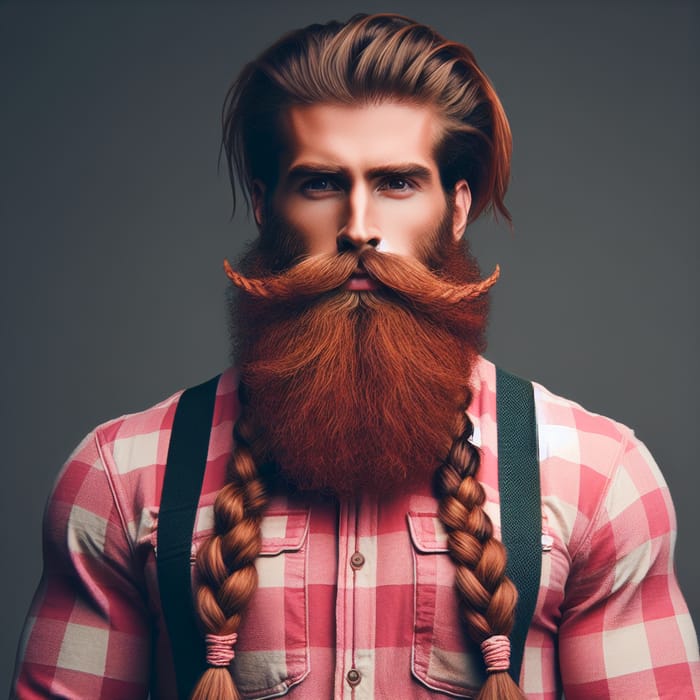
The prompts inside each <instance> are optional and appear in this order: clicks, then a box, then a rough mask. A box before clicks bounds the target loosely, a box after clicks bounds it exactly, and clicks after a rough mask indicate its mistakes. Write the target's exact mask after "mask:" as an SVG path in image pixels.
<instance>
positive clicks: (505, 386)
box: [496, 368, 542, 683]
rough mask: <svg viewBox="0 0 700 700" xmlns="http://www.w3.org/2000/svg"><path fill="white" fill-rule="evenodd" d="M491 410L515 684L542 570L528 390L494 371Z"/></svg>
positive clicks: (534, 438) (532, 407)
mask: <svg viewBox="0 0 700 700" xmlns="http://www.w3.org/2000/svg"><path fill="white" fill-rule="evenodd" d="M496 406H497V408H496V412H497V418H498V490H499V493H500V500H501V539H502V540H503V544H505V546H506V549H507V550H508V566H507V568H506V573H507V575H508V577H509V578H510V580H511V581H513V583H514V584H515V586H516V588H517V589H518V606H517V608H516V612H515V627H514V628H513V631H512V633H511V635H510V644H511V652H510V670H509V673H510V675H511V676H512V677H513V679H514V680H515V682H516V683H517V682H518V680H519V678H520V667H521V665H522V660H523V652H524V650H525V638H526V637H527V632H528V629H529V628H530V621H531V620H532V615H533V613H534V611H535V603H536V602H537V593H538V591H539V587H540V573H541V567H542V504H541V499H540V465H539V455H538V451H537V424H536V422H535V402H534V396H533V388H532V384H531V383H530V382H526V381H525V380H523V379H520V378H519V377H516V376H514V375H512V374H509V373H508V372H504V371H503V370H502V369H499V368H496Z"/></svg>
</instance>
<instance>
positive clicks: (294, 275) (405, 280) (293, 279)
mask: <svg viewBox="0 0 700 700" xmlns="http://www.w3.org/2000/svg"><path fill="white" fill-rule="evenodd" d="M224 270H225V272H226V276H227V277H228V278H229V279H230V280H231V282H232V283H233V284H234V285H235V286H236V287H238V288H239V289H240V290H242V291H243V292H245V293H246V294H248V295H250V296H252V297H256V298H258V299H264V300H270V301H277V302H294V301H309V300H311V299H313V298H314V297H319V296H321V295H323V294H326V293H328V292H332V291H342V287H343V286H344V285H345V284H346V283H347V282H348V280H349V279H350V278H351V277H352V276H353V274H354V273H356V272H358V271H359V272H362V273H364V274H366V275H367V276H369V277H370V278H371V279H373V280H374V281H376V282H377V283H379V289H378V290H377V291H378V292H379V291H381V290H382V289H386V290H390V291H391V292H394V293H395V294H397V295H398V296H400V297H402V298H403V299H405V300H407V301H409V302H412V303H414V304H418V305H423V304H426V305H429V306H430V307H431V308H432V309H433V310H435V309H439V308H444V309H450V308H453V307H454V306H455V305H458V304H460V302H465V301H471V300H475V299H478V298H479V297H482V296H484V295H485V294H486V293H487V292H488V291H489V290H490V289H491V287H493V285H494V284H496V282H497V281H498V278H499V276H500V267H499V266H498V265H496V267H495V269H494V271H493V272H492V273H491V274H490V275H489V276H488V277H487V278H485V279H483V280H478V281H475V282H466V283H465V282H456V281H453V280H450V279H448V278H446V277H444V276H442V275H440V274H439V273H438V272H433V271H431V270H430V269H429V268H428V267H426V266H425V265H423V264H422V263H421V262H419V261H418V260H415V259H413V258H407V257H404V256H400V255H395V254H392V253H379V252H377V251H376V250H373V249H365V250H362V251H360V252H355V251H347V252H343V253H339V254H336V255H314V256H309V257H306V258H303V259H302V260H300V261H299V262H298V263H296V264H295V265H293V266H292V267H290V268H289V269H287V270H285V271H284V272H281V273H278V274H272V275H268V276H266V277H246V276H244V275H243V274H241V273H240V272H237V271H236V270H234V269H233V268H232V267H231V265H230V263H229V261H228V260H224ZM347 293H348V294H352V293H354V292H347ZM362 293H363V294H364V293H366V292H362Z"/></svg>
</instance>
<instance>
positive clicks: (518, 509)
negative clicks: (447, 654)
mask: <svg viewBox="0 0 700 700" xmlns="http://www.w3.org/2000/svg"><path fill="white" fill-rule="evenodd" d="M218 381H219V377H214V378H213V379H210V380H209V381H208V382H205V383H204V384H200V385H199V386H196V387H193V388H191V389H188V390H187V391H185V392H184V393H183V394H182V396H181V397H180V400H179V402H178V405H177V410H176V412H175V419H174V422H173V428H172V434H171V438H170V447H169V449H168V462H167V465H166V469H165V477H164V481H163V495H162V497H161V505H160V512H159V515H158V552H157V564H158V585H159V588H160V598H161V605H162V609H163V616H164V618H165V623H166V626H167V629H168V636H169V637H170V644H171V648H172V652H173V662H174V664H175V673H176V677H177V686H178V695H179V698H180V700H186V698H188V697H189V696H190V693H191V692H192V688H193V687H194V684H195V683H196V681H197V679H198V678H199V676H200V675H201V674H202V672H203V671H204V669H205V668H206V665H205V660H204V644H203V642H202V636H201V633H200V631H199V627H198V625H197V619H196V615H195V611H194V607H193V605H192V586H191V570H190V552H191V547H192V533H193V530H194V521H195V515H196V512H197V504H198V502H199V494H200V491H201V490H202V481H203V479H204V469H205V466H206V458H207V450H208V447H209V433H210V430H211V422H212V416H213V411H214V400H215V397H216V387H217V384H218ZM496 393H497V415H498V485H499V491H500V499H501V533H502V539H503V542H504V544H505V546H506V548H507V550H508V568H507V574H508V576H509V578H510V579H511V580H512V581H513V582H514V583H515V585H516V587H517V589H518V593H519V599H518V607H517V610H516V622H515V627H514V629H513V632H512V633H511V666H510V674H511V676H513V678H515V680H516V682H517V680H518V678H519V675H520V667H521V664H522V658H523V651H524V646H525V637H526V636H527V631H528V629H529V627H530V620H531V619H532V615H533V612H534V609H535V601H536V600H537V592H538V589H539V582H540V568H541V560H542V550H541V534H542V515H541V505H540V481H539V460H538V456H537V434H536V424H535V411H534V401H533V393H532V384H530V383H529V382H526V381H524V380H522V379H519V378H518V377H515V376H514V375H512V374H508V373H507V372H504V371H502V370H500V369H497V370H496Z"/></svg>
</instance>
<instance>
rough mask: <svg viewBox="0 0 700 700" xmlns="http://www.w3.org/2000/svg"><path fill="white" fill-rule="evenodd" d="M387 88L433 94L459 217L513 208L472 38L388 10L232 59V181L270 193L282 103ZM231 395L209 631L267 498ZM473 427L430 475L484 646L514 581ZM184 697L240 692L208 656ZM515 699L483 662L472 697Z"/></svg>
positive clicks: (208, 586)
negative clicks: (496, 533)
mask: <svg viewBox="0 0 700 700" xmlns="http://www.w3.org/2000/svg"><path fill="white" fill-rule="evenodd" d="M386 99H395V100H403V101H410V102H411V103H414V104H424V105H431V106H434V107H435V108H436V111H437V113H438V114H439V115H441V117H442V120H443V124H444V131H443V135H442V139H441V141H440V143H439V144H437V151H436V160H437V162H438V166H439V169H440V174H441V179H442V184H443V187H444V189H445V191H446V192H449V191H450V190H451V189H452V188H453V187H454V184H455V183H456V182H457V180H459V179H461V178H464V179H466V180H467V182H468V183H469V186H470V188H471V191H472V197H473V200H472V208H471V211H470V220H474V219H476V218H477V217H478V216H479V215H480V214H481V212H483V211H484V210H486V209H491V210H493V211H494V212H500V213H501V214H503V215H504V216H505V217H506V218H507V219H508V220H510V216H509V213H508V210H507V209H506V207H505V204H504V196H505V191H506V188H507V183H508V178H509V171H510V153H511V135H510V129H509V126H508V122H507V119H506V116H505V114H504V111H503V108H502V106H501V104H500V102H499V100H498V98H497V96H496V94H495V92H494V89H493V87H492V86H491V84H490V83H489V81H488V79H487V78H486V76H485V75H484V73H483V72H482V71H481V70H480V68H479V67H478V65H477V64H476V61H475V59H474V56H473V55H472V53H471V52H470V51H469V49H467V48H466V47H464V46H462V45H460V44H457V43H453V42H448V41H446V40H445V39H443V38H442V37H441V36H440V35H439V34H437V33H436V32H435V31H434V30H433V29H431V28H429V27H427V26H425V25H421V24H418V23H416V22H414V21H412V20H409V19H407V18H405V17H400V16H398V15H384V14H383V15H371V16H367V15H356V16H354V17H352V18H351V19H350V20H349V21H348V22H346V23H339V22H329V23H328V24H325V25H320V24H315V25H311V26H309V27H306V28H304V29H300V30H297V31H294V32H291V33H290V34H287V35H286V36H284V37H282V38H281V39H280V40H279V41H278V42H277V43H275V44H274V45H273V46H271V47H270V48H269V49H267V50H266V51H265V52H264V53H263V54H262V55H261V56H260V57H259V58H258V59H257V60H255V61H253V62H252V63H250V64H248V65H247V66H246V67H245V68H244V69H243V71H242V73H241V74H240V76H239V78H238V80H237V81H236V82H235V83H234V85H233V86H232V88H231V90H230V91H229V93H228V96H227V98H226V102H225V105H224V117H223V126H224V135H223V149H224V152H225V154H226V157H227V162H228V168H229V173H230V176H231V179H232V182H234V181H235V180H236V178H237V179H238V182H239V183H240V185H241V187H242V189H243V193H244V196H245V197H246V200H247V201H250V194H251V190H252V186H253V181H254V180H255V179H260V180H261V181H262V182H264V183H265V185H266V189H267V191H268V192H270V191H272V190H273V189H274V186H275V184H276V178H277V169H278V160H279V154H280V151H281V150H282V148H283V147H284V144H283V142H282V140H281V136H280V128H279V126H280V115H281V114H283V112H284V110H285V109H286V108H288V107H289V106H290V105H294V104H313V103H319V102H326V103H340V104H358V103H359V104H362V103H373V102H381V101H382V100H386ZM234 204H235V191H234ZM469 398H471V395H469ZM242 399H243V400H242V401H241V406H242V408H241V416H240V417H239V419H238V421H237V423H236V426H235V430H234V438H235V446H234V453H233V458H232V461H231V467H230V475H229V483H227V485H226V486H224V488H223V489H222V490H221V492H220V493H219V495H218V497H217V500H216V503H215V506H214V520H215V525H214V532H213V534H212V536H211V538H210V539H209V540H208V541H207V542H206V544H205V546H203V547H202V549H201V550H200V552H199V554H198V557H197V567H198V573H199V579H200V584H199V588H198V591H197V595H196V605H197V610H198V613H199V616H200V619H201V622H202V625H203V627H204V628H205V630H206V632H207V633H210V634H216V635H228V634H232V633H235V632H236V631H237V629H238V626H239V624H240V620H241V616H242V614H243V610H244V608H245V605H246V604H247V602H248V600H249V599H250V597H251V596H252V594H253V592H254V590H255V586H256V583H257V579H256V574H255V566H254V561H255V557H256V556H257V554H258V552H259V549H260V518H261V515H262V511H263V509H264V506H265V496H264V493H263V488H262V481H261V478H260V476H259V474H258V469H257V467H256V460H255V458H254V454H253V450H251V441H252V437H251V435H250V434H249V433H250V431H251V429H250V426H249V425H248V423H249V420H250V419H249V416H248V413H249V411H247V409H246V401H245V397H242ZM471 432H472V426H471V423H470V422H469V421H468V419H467V418H466V414H463V415H462V416H461V424H460V428H459V431H458V434H457V436H456V437H455V439H454V443H453V445H452V448H451V450H450V453H449V456H448V457H447V458H446V460H445V463H444V464H443V465H442V466H441V467H440V469H439V471H438V474H437V482H438V491H439V496H440V498H441V507H440V518H441V520H442V521H443V523H444V525H445V527H446V528H447V530H448V533H449V546H450V553H451V556H452V558H453V560H454V561H455V563H456V565H457V575H456V585H457V590H458V592H459V596H460V601H461V611H462V618H463V621H464V624H465V628H466V630H467V632H468V634H469V635H470V637H471V638H472V639H473V640H474V641H475V642H476V643H477V644H481V643H482V642H483V641H484V640H485V639H487V638H488V637H490V636H492V635H500V634H504V635H508V634H509V633H510V631H511V628H512V626H513V619H514V609H515V602H516V599H517V592H516V591H515V588H514V586H513V584H512V583H511V582H510V581H509V580H508V579H507V578H506V577H505V563H506V555H505V550H504V548H503V546H502V545H501V544H500V543H499V542H498V541H497V540H495V539H494V538H493V533H492V525H491V522H490V520H489V518H488V516H487V515H486V513H485V512H484V510H483V508H482V505H483V503H484V500H485V495H484V491H483V488H482V487H481V485H480V484H479V481H478V480H477V478H476V476H477V471H478V468H479V463H480V454H479V451H478V450H477V449H476V448H475V447H474V446H473V445H472V444H471V443H470V442H469V437H470V436H471ZM192 697H193V698H194V699H195V700H204V699H205V698H206V699H213V700H238V698H239V694H238V692H237V690H236V688H235V684H234V682H233V680H232V678H231V676H230V674H229V672H228V669H227V668H226V667H218V668H209V669H208V670H207V671H206V672H205V673H204V675H203V676H202V678H201V679H200V681H199V683H198V685H197V686H196V688H195V690H194V693H193V695H192ZM522 697H523V696H522V694H521V692H520V690H519V689H518V687H517V686H516V684H515V683H513V681H512V680H511V679H510V677H509V675H508V673H507V672H505V671H498V672H493V673H489V674H488V676H487V680H486V682H485V683H484V686H483V688H482V690H481V692H480V695H479V698H480V699H482V700H486V699H495V698H499V699H500V700H512V699H514V698H522Z"/></svg>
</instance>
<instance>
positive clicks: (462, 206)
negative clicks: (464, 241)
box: [452, 180, 472, 241]
mask: <svg viewBox="0 0 700 700" xmlns="http://www.w3.org/2000/svg"><path fill="white" fill-rule="evenodd" d="M453 197H454V213H453V216H452V235H453V236H454V239H455V241H458V240H460V239H461V238H462V236H463V235H464V232H465V231H466V230H467V221H469V209H470V208H471V206H472V191H471V190H470V189H469V184H468V183H467V181H466V180H458V181H457V182H456V184H455V188H454V194H453Z"/></svg>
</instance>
